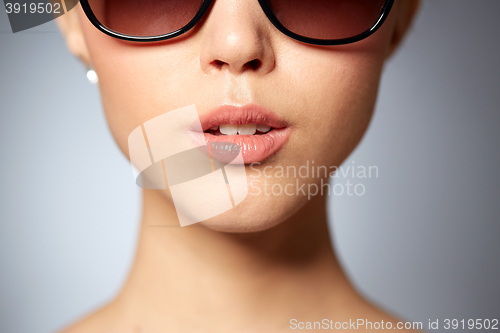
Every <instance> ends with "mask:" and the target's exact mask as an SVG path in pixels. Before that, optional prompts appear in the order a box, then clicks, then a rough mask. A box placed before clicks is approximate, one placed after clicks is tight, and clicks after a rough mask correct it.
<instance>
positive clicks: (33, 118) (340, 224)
mask: <svg viewBox="0 0 500 333" xmlns="http://www.w3.org/2000/svg"><path fill="white" fill-rule="evenodd" d="M0 12H1V13H0V31H1V33H0V59H1V61H0V108H1V109H0V332H2V333H4V332H5V333H11V332H54V330H57V329H60V328H62V327H64V326H66V325H67V324H69V323H70V322H72V321H74V320H75V319H77V318H79V317H80V316H82V315H83V314H85V313H87V312H88V311H90V310H92V309H93V308H94V307H96V306H98V305H99V304H102V303H103V302H105V301H106V300H108V299H109V298H110V297H112V296H113V295H114V293H115V292H117V290H118V288H119V286H120V285H121V283H122V282H123V281H124V278H125V276H126V274H127V271H128V268H129V265H130V263H131V260H132V255H133V252H134V246H135V242H136V232H137V228H138V220H139V209H140V202H139V194H140V193H139V189H138V188H136V187H135V186H134V184H133V182H132V181H131V171H130V169H129V164H128V163H127V161H126V159H125V158H124V157H123V156H122V154H121V153H120V152H119V151H118V149H117V147H116V145H115V144H114V142H113V140H112V138H111V136H110V133H109V131H108V129H107V127H106V124H105V119H104V116H103V113H102V111H101V106H100V102H99V95H98V91H97V87H96V86H92V85H90V84H89V83H88V82H87V80H86V78H85V70H84V68H83V67H82V66H81V65H80V64H79V63H78V61H77V60H76V59H74V58H73V57H71V56H70V55H69V54H68V52H67V51H66V48H65V45H64V43H63V40H62V38H61V36H60V35H59V34H58V33H57V31H56V27H55V24H54V22H50V23H47V24H45V25H42V26H40V27H37V28H35V29H32V30H29V31H27V32H23V33H19V34H15V35H13V34H12V33H11V32H9V26H8V22H7V21H6V14H5V12H4V11H3V3H2V5H0ZM499 19H500V1H498V0H427V1H424V3H423V7H422V11H421V12H420V14H419V16H418V18H417V21H416V23H415V25H414V28H413V30H412V32H411V34H410V36H409V39H407V41H406V42H405V44H404V46H403V48H402V49H401V50H400V52H399V53H398V54H397V55H396V56H395V57H394V58H393V59H392V60H391V62H390V63H389V65H388V67H387V68H386V71H385V73H384V76H383V80H382V86H381V92H380V98H379V101H378V104H377V110H376V115H375V117H374V119H373V123H372V125H371V127H370V129H369V131H368V133H367V135H366V137H365V138H364V140H363V142H362V144H361V146H360V147H359V148H358V149H357V150H356V151H355V152H354V153H353V155H352V156H351V157H350V158H349V159H348V161H347V162H346V163H348V164H349V163H350V164H351V165H352V161H354V163H355V165H365V166H369V165H375V166H378V168H379V177H378V178H376V179H375V178H372V179H369V180H363V181H362V182H363V184H364V185H365V186H366V194H365V195H364V196H362V197H349V196H346V195H343V196H336V197H331V205H330V210H331V211H333V214H332V215H333V216H334V217H335V218H334V219H333V218H332V219H331V221H332V237H333V238H334V243H335V247H336V248H337V250H338V252H339V256H340V259H341V261H342V263H343V265H344V266H345V268H346V270H347V272H348V274H349V275H350V276H351V278H352V280H353V281H354V282H355V284H356V286H357V287H358V288H359V289H360V290H361V291H362V292H363V293H364V294H365V295H366V296H367V297H369V298H370V299H371V300H373V301H374V302H376V303H378V304H380V305H381V306H383V307H385V308H386V309H388V310H390V311H392V312H394V313H395V314H397V315H399V316H402V317H403V318H406V319H410V320H415V321H417V320H418V321H423V322H424V323H427V321H428V319H432V320H435V319H438V318H439V319H440V320H441V321H442V320H443V319H445V318H457V319H469V318H473V319H475V318H482V319H484V318H498V319H500V286H499V283H500V265H499V255H500V242H498V237H499V236H500V223H499V222H500V200H499V199H500V175H499V173H498V171H499V170H500V154H499V147H500V110H499V106H500V65H499V61H500V38H499V36H498V33H499V32H500V29H499V27H498V20H499ZM354 181H358V182H359V179H358V180H354ZM441 331H444V330H441Z"/></svg>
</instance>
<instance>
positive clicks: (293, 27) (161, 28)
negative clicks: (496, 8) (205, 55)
mask: <svg viewBox="0 0 500 333" xmlns="http://www.w3.org/2000/svg"><path fill="white" fill-rule="evenodd" d="M258 1H259V4H260V6H261V8H262V10H263V11H264V13H265V14H266V16H267V18H268V19H269V20H270V21H271V23H272V24H273V25H274V26H275V27H276V28H277V29H278V30H280V31H281V32H282V33H284V34H285V35H287V36H289V37H291V38H293V39H295V40H298V41H300V42H304V43H308V44H314V45H342V44H349V43H354V42H357V41H360V40H362V39H364V38H366V37H368V36H370V35H372V34H373V33H374V32H375V31H377V29H378V28H380V26H381V25H382V23H384V21H385V19H386V18H387V16H388V15H389V12H390V10H391V8H392V5H393V3H394V0H258ZM80 3H81V5H82V8H83V10H84V11H85V14H86V15H87V17H88V19H89V20H90V22H92V24H93V25H94V26H95V27H96V28H97V29H99V30H100V31H102V32H103V33H105V34H107V35H109V36H112V37H115V38H119V39H123V40H128V41H134V42H156V41H162V40H166V39H170V38H174V37H177V36H179V35H182V34H183V33H185V32H187V31H189V30H190V29H191V28H193V27H194V26H195V25H196V24H197V23H198V22H199V21H200V20H201V19H202V18H203V16H204V15H205V14H206V13H207V11H208V9H209V8H210V6H211V5H212V3H213V0H80Z"/></svg>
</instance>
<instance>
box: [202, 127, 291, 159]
mask: <svg viewBox="0 0 500 333" xmlns="http://www.w3.org/2000/svg"><path fill="white" fill-rule="evenodd" d="M204 134H205V140H206V142H207V143H208V144H209V143H211V142H214V143H215V142H228V143H233V144H237V145H238V146H239V147H240V150H241V152H242V156H243V161H244V163H245V164H250V163H258V162H262V161H264V160H265V159H267V158H269V157H270V156H272V155H274V154H276V153H277V152H278V151H279V150H280V149H281V148H282V147H283V146H284V145H285V143H286V142H287V140H288V138H289V136H290V134H291V129H290V128H289V127H286V128H279V129H273V130H271V131H270V132H268V133H266V134H260V135H212V134H208V133H204ZM194 137H195V138H200V136H199V135H195V136H194Z"/></svg>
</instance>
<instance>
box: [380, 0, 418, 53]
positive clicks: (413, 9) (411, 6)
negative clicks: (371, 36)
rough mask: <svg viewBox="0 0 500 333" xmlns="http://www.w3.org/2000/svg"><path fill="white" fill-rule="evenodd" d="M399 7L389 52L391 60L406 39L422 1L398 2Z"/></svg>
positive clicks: (406, 0)
mask: <svg viewBox="0 0 500 333" xmlns="http://www.w3.org/2000/svg"><path fill="white" fill-rule="evenodd" d="M396 5H397V6H398V7H397V8H395V9H396V14H397V15H398V17H397V20H396V22H395V27H394V32H393V35H392V40H391V45H390V48H389V50H388V52H387V56H386V57H387V58H389V57H390V56H391V55H392V54H393V53H394V51H396V49H397V48H398V46H399V45H400V44H401V41H402V40H403V39H404V37H405V35H406V33H407V32H408V29H409V28H410V26H411V23H412V22H413V19H414V18H415V15H416V13H417V11H418V8H419V7H420V0H403V1H396Z"/></svg>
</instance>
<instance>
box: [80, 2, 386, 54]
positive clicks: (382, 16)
mask: <svg viewBox="0 0 500 333" xmlns="http://www.w3.org/2000/svg"><path fill="white" fill-rule="evenodd" d="M213 1H214V0H203V3H202V5H201V7H200V9H199V10H198V12H197V13H196V15H195V16H194V17H193V19H192V20H191V21H189V23H188V24H186V25H185V26H184V27H182V28H180V29H178V30H176V31H173V32H170V33H168V34H165V35H158V36H132V35H126V34H121V33H119V32H116V31H113V30H111V29H109V28H107V27H106V26H104V25H103V24H101V22H99V20H98V19H97V17H96V16H95V15H94V12H93V11H92V8H91V7H90V5H89V2H88V0H80V4H81V6H82V8H83V11H84V12H85V15H87V18H88V19H89V20H90V22H91V23H92V24H93V25H94V26H95V27H96V28H97V29H99V30H100V31H101V32H103V33H105V34H106V35H109V36H111V37H114V38H118V39H122V40H126V41H131V42H159V41H163V40H167V39H171V38H174V37H177V36H180V35H182V34H183V33H185V32H188V31H189V30H191V29H192V28H193V27H194V26H195V25H196V24H198V22H200V20H201V19H202V18H203V16H205V14H206V12H207V11H208V9H209V8H210V6H211V5H212V3H213ZM258 1H259V4H260V6H261V8H262V10H263V11H264V13H265V14H266V16H267V18H268V19H269V20H270V21H271V23H272V24H273V25H274V26H275V27H276V28H277V29H278V30H279V31H281V32H282V33H283V34H285V35H287V36H288V37H290V38H293V39H295V40H298V41H300V42H303V43H306V44H312V45H344V44H350V43H354V42H358V41H360V40H362V39H365V38H367V37H369V36H370V35H372V34H373V33H374V32H375V31H377V30H378V29H379V28H380V27H381V26H382V23H384V21H385V19H386V18H387V16H389V12H390V11H391V8H392V5H393V4H394V1H395V0H385V3H384V5H383V7H382V11H381V13H380V16H379V17H378V19H377V21H376V22H375V24H374V25H373V26H372V27H371V28H370V29H368V30H366V31H365V32H362V33H360V34H358V35H356V36H352V37H348V38H342V39H317V38H310V37H305V36H301V35H298V34H296V33H294V32H292V31H290V30H288V29H287V28H285V27H284V26H283V25H282V24H281V23H280V22H279V21H278V19H277V18H276V16H275V15H274V13H273V11H272V10H271V7H270V5H269V3H268V2H267V0H258Z"/></svg>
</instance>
